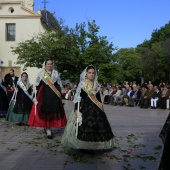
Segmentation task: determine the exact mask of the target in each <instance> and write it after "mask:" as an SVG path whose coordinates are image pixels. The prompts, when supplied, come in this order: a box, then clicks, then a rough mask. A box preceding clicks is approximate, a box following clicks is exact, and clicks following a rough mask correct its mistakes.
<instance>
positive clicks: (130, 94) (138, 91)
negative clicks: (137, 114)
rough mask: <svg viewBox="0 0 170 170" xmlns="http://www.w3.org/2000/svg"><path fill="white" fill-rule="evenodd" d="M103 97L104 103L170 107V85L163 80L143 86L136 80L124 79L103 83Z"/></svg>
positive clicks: (146, 83)
mask: <svg viewBox="0 0 170 170" xmlns="http://www.w3.org/2000/svg"><path fill="white" fill-rule="evenodd" d="M102 98H103V102H104V104H109V105H113V106H117V105H119V106H129V107H134V106H139V107H140V108H143V109H147V108H151V109H157V108H160V109H170V107H169V105H170V86H169V85H166V84H165V83H164V82H163V81H161V82H160V84H158V85H153V84H152V82H151V81H149V82H145V83H143V84H142V85H141V86H140V85H137V84H136V82H135V81H134V82H128V81H124V83H123V84H114V85H110V84H108V83H103V84H102Z"/></svg>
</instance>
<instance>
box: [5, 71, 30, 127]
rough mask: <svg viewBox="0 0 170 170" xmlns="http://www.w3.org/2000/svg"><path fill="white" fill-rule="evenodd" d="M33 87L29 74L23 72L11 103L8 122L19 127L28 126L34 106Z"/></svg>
mask: <svg viewBox="0 0 170 170" xmlns="http://www.w3.org/2000/svg"><path fill="white" fill-rule="evenodd" d="M31 94H32V86H31V84H30V83H29V78H28V74H27V73H26V72H23V73H22V74H21V75H20V77H19V79H18V82H17V86H16V89H15V91H14V94H13V97H12V99H11V101H10V106H9V109H8V113H7V117H6V120H7V121H10V122H15V123H16V124H18V125H22V124H25V125H27V122H28V117H29V114H30V111H31V107H32V104H33V100H32V99H33V97H32V95H31Z"/></svg>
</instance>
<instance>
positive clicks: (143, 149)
mask: <svg viewBox="0 0 170 170" xmlns="http://www.w3.org/2000/svg"><path fill="white" fill-rule="evenodd" d="M64 102H65V106H64V107H65V111H66V114H67V117H69V114H70V112H71V110H72V109H73V103H72V102H71V101H66V100H65V101H64ZM104 107H105V112H106V114H107V116H108V120H109V122H110V124H111V127H112V130H113V133H114V135H115V147H114V148H113V150H112V151H107V152H94V153H82V152H80V151H77V150H73V149H69V150H68V149H66V148H63V147H61V145H60V140H61V137H62V134H63V131H64V128H61V129H53V134H54V136H55V137H54V139H52V140H51V139H46V136H45V134H44V132H43V129H42V128H32V127H28V126H17V125H15V124H14V123H9V122H6V121H5V120H4V118H0V169H1V170H11V169H12V170H140V169H146V170H157V168H158V165H159V161H160V157H161V154H162V141H161V140H160V139H159V133H160V131H161V129H162V126H163V124H164V122H165V120H166V117H167V115H168V113H169V111H167V110H160V109H140V108H139V107H126V106H110V105H105V106H104Z"/></svg>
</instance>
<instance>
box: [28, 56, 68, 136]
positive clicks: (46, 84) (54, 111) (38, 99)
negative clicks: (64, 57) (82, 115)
mask: <svg viewBox="0 0 170 170" xmlns="http://www.w3.org/2000/svg"><path fill="white" fill-rule="evenodd" d="M35 87H36V90H35V99H34V104H33V107H32V110H31V113H30V117H29V121H28V125H29V126H33V127H43V128H44V131H45V133H46V135H47V137H48V138H49V139H52V138H53V136H52V133H51V128H59V127H63V126H65V125H66V123H67V120H66V115H65V111H64V108H63V104H62V99H61V87H62V83H61V80H60V76H59V73H58V71H56V70H54V65H53V62H52V60H50V59H47V60H46V61H45V62H44V64H43V68H42V70H41V71H40V73H39V74H38V76H37V79H36V83H35ZM34 89H35V88H34Z"/></svg>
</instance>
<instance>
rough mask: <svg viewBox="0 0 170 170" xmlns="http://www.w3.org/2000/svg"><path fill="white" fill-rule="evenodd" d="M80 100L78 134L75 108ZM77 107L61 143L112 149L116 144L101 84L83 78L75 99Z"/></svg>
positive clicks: (79, 146)
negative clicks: (102, 95) (103, 102)
mask: <svg viewBox="0 0 170 170" xmlns="http://www.w3.org/2000/svg"><path fill="white" fill-rule="evenodd" d="M78 97H81V101H80V114H81V116H80V117H79V116H78V117H79V119H80V121H79V126H78V132H77V135H76V131H77V130H76V127H77V117H76V114H75V110H77V109H78V108H77V107H78ZM73 102H74V103H75V109H74V110H73V111H72V112H71V114H70V117H69V121H68V123H67V126H66V129H65V132H64V135H63V138H62V141H61V144H62V145H63V146H65V147H68V148H74V149H87V150H99V149H111V148H112V147H113V146H114V141H113V137H114V135H113V133H112V129H111V127H110V124H109V122H108V119H107V117H106V114H105V112H104V109H103V104H102V102H101V95H100V85H99V84H98V82H97V81H94V85H93V86H92V85H91V84H90V83H89V81H88V80H82V81H81V82H80V83H79V85H78V88H77V91H76V94H75V97H74V101H73Z"/></svg>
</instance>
